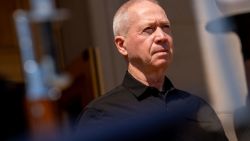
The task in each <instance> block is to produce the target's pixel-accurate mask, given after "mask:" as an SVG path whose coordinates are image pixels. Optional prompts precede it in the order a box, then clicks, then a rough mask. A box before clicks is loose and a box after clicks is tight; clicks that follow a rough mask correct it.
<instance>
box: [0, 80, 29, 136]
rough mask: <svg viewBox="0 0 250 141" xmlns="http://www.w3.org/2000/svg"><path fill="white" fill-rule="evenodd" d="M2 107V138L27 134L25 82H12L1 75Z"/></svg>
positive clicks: (0, 92)
mask: <svg viewBox="0 0 250 141" xmlns="http://www.w3.org/2000/svg"><path fill="white" fill-rule="evenodd" d="M0 94H1V107H2V108H3V112H2V114H1V124H0V125H1V138H0V140H4V141H5V140H14V139H18V138H22V137H24V136H25V134H26V131H27V121H26V118H25V109H24V98H25V86H24V84H23V83H19V82H12V81H10V80H7V79H5V78H4V77H1V76H0Z"/></svg>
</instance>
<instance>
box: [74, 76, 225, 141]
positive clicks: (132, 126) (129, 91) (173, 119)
mask: <svg viewBox="0 0 250 141" xmlns="http://www.w3.org/2000/svg"><path fill="white" fill-rule="evenodd" d="M76 138H77V139H85V140H102V141H103V140H138V141H139V140H168V141H204V140H209V141H210V140H211V141H224V140H227V138H226V136H225V133H224V131H223V128H222V126H221V123H220V121H219V119H218V117H217V115H216V113H215V112H214V111H213V109H212V108H211V107H210V105H209V104H207V103H206V102H205V101H204V100H202V99H201V98H199V97H197V96H194V95H192V94H189V93H187V92H184V91H181V90H178V89H176V88H174V86H173V85H172V83H171V82H170V80H169V79H168V78H167V77H165V81H164V87H163V91H161V92H160V91H158V89H156V88H153V87H148V86H146V85H144V84H142V83H140V82H139V81H137V80H136V79H135V78H133V77H132V75H131V74H129V73H128V72H126V75H125V77H124V80H123V83H122V84H121V85H119V86H118V87H116V88H114V89H113V90H111V91H110V92H108V93H107V94H105V95H103V96H101V97H99V98H97V99H96V100H94V101H93V102H91V103H90V104H89V105H87V106H86V107H85V109H84V111H83V113H82V114H81V116H80V119H79V125H78V129H77V136H76Z"/></svg>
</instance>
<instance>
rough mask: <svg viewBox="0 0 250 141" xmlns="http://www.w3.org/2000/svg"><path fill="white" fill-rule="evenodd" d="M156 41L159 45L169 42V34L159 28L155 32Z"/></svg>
mask: <svg viewBox="0 0 250 141" xmlns="http://www.w3.org/2000/svg"><path fill="white" fill-rule="evenodd" d="M155 41H156V43H157V44H162V43H165V42H166V41H167V33H165V32H164V31H163V30H162V29H161V28H159V27H158V28H157V29H156V32H155Z"/></svg>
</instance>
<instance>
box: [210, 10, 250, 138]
mask: <svg viewBox="0 0 250 141" xmlns="http://www.w3.org/2000/svg"><path fill="white" fill-rule="evenodd" d="M249 25H250V13H241V14H235V15H232V16H226V17H223V18H218V19H217V20H214V21H211V22H209V23H208V24H207V26H206V29H207V30H208V31H209V32H212V33H228V32H234V33H236V34H237V35H238V37H239V39H240V42H241V50H242V55H243V58H244V67H245V73H246V80H247V87H248V94H247V98H246V105H245V107H241V108H239V109H237V110H236V111H235V113H234V126H235V131H236V136H237V138H238V141H249V140H250V96H249V91H250V28H249Z"/></svg>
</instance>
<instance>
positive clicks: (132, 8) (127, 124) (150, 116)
mask: <svg viewBox="0 0 250 141" xmlns="http://www.w3.org/2000/svg"><path fill="white" fill-rule="evenodd" d="M170 25H171V24H170V21H169V19H168V17H167V15H166V13H165V11H164V10H163V8H162V7H161V6H160V5H159V4H158V3H157V2H156V1H153V0H130V1H127V2H126V3H125V4H123V5H122V6H121V7H120V8H119V9H118V11H117V13H116V14H115V17H114V21H113V30H114V42H115V45H116V47H117V49H118V51H119V53H120V54H121V55H122V56H124V58H125V60H126V61H127V65H128V70H127V72H126V74H125V77H124V80H123V82H122V84H121V85H119V86H118V87H116V88H114V89H113V90H111V91H110V92H108V93H107V94H105V95H103V96H101V97H100V98H98V99H96V100H94V101H93V102H91V103H90V104H89V105H88V106H86V107H85V109H84V111H83V113H82V114H81V116H80V121H79V128H78V129H77V133H78V134H77V135H78V136H77V138H82V139H85V140H128V141H129V140H138V141H139V140H170V141H172V140H176V141H196V140H197V141H204V140H211V141H215V140H218V141H224V140H227V138H226V136H225V134H224V131H223V128H222V126H221V123H220V121H219V119H218V117H217V116H216V114H215V112H214V111H213V109H212V108H211V107H210V106H209V105H208V104H207V103H206V102H205V101H204V100H202V99H200V98H199V97H196V96H194V95H191V94H189V93H187V92H184V91H181V90H178V89H176V88H174V86H173V85H172V83H171V82H170V80H169V79H168V78H167V77H165V74H166V70H167V69H168V67H169V65H170V63H171V62H172V58H173V48H174V46H173V39H172V36H171V26H170Z"/></svg>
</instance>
